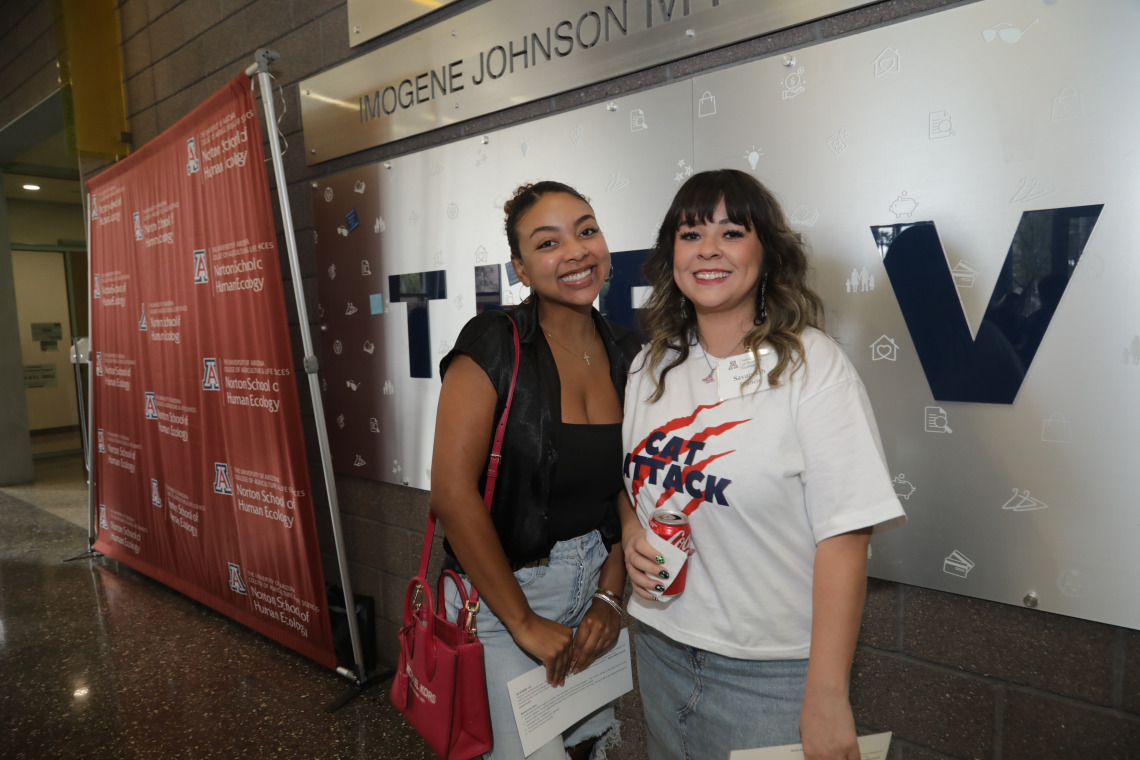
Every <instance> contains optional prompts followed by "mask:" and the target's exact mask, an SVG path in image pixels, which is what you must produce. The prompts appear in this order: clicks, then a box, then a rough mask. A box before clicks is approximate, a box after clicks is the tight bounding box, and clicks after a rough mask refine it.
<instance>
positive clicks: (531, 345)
mask: <svg viewBox="0 0 1140 760" xmlns="http://www.w3.org/2000/svg"><path fill="white" fill-rule="evenodd" d="M528 300H529V301H530V303H523V304H521V305H519V306H517V307H515V308H514V309H511V310H510V312H509V313H510V315H511V317H513V318H514V320H515V324H516V325H518V330H519V352H520V361H519V373H518V379H517V380H516V382H515V395H514V400H513V401H512V402H511V413H510V416H509V417H508V418H507V430H506V434H505V435H504V437H503V449H502V457H503V458H502V462H501V463H500V465H499V479H498V482H497V483H496V485H495V496H494V500H493V501H492V504H491V521H492V523H494V525H495V531H496V532H497V533H498V535H499V541H500V542H502V545H503V551H504V552H505V553H506V555H507V559H508V560H509V561H510V563H511V568H512V569H518V568H519V567H521V566H523V565H525V564H527V563H528V562H533V561H534V560H538V559H542V558H544V557H548V556H550V550H551V548H553V546H554V544H555V541H554V539H552V538H551V537H550V531H549V530H548V528H547V506H548V504H549V501H550V483H551V478H552V475H553V473H554V465H555V463H556V462H557V461H558V446H559V441H560V437H561V435H560V433H561V427H562V388H561V384H560V383H559V379H558V368H557V366H556V365H555V363H554V356H553V354H551V352H550V346H549V344H548V343H547V342H546V336H545V335H544V334H543V332H542V328H541V327H540V326H539V324H538V297H537V296H532V297H531V298H529V299H528ZM593 316H594V324H596V325H597V328H598V335H599V336H601V338H602V342H603V343H604V344H605V348H606V354H607V356H608V357H609V360H610V380H611V381H612V382H613V384H614V389H615V390H616V391H617V395H618V401H619V403H624V400H625V381H626V375H627V373H628V372H629V366H630V364H631V363H632V361H633V359H634V357H636V356H637V353H638V351H640V350H641V344H640V343H639V341H638V340H637V336H636V335H634V334H633V332H631V331H630V330H628V329H626V328H624V327H622V326H620V325H617V324H614V323H613V322H609V321H607V320H605V319H603V318H602V316H601V314H599V313H598V311H597V310H596V309H595V310H594V312H593ZM459 354H465V355H467V356H470V357H471V358H472V359H473V360H474V361H475V363H476V364H478V365H479V366H480V367H482V368H483V371H484V372H486V373H487V376H488V377H489V378H490V379H491V383H492V384H493V385H494V386H495V390H496V391H497V393H498V396H499V399H498V402H497V403H496V405H495V423H496V424H498V420H499V417H500V415H501V414H502V412H503V406H504V405H505V404H506V401H507V390H508V389H509V387H510V384H511V369H512V367H513V364H514V346H513V342H512V340H511V327H510V324H509V323H508V322H507V319H506V317H505V316H504V315H503V313H502V312H498V311H487V312H483V313H482V314H480V315H478V316H476V317H475V318H474V319H472V320H471V321H470V322H468V323H467V324H466V325H464V327H463V329H462V330H461V331H460V333H459V338H458V339H457V340H456V341H455V347H454V348H453V349H452V350H451V351H450V352H449V353H448V354H447V355H446V356H445V357H443V359H442V360H441V361H440V363H439V373H440V376H441V377H442V376H444V375H445V374H446V373H447V367H448V365H449V364H450V363H451V360H452V359H454V358H455V357H456V356H458V355H459ZM492 435H493V431H492ZM487 448H488V451H490V442H488V446H487ZM438 467H439V466H438V465H437V468H438ZM484 472H486V468H485V467H484ZM435 474H436V477H439V476H440V475H442V471H441V468H440V469H437V471H436V473H435ZM589 475H590V473H583V476H585V477H588V476H589ZM484 479H485V475H484V476H482V477H480V479H479V492H480V493H482V492H483V486H484ZM597 528H598V530H599V531H600V532H601V535H602V539H603V540H604V541H605V542H606V545H607V546H608V545H611V544H613V543H614V542H615V541H617V540H618V538H619V536H620V534H621V521H620V519H619V518H618V514H617V505H616V504H615V505H614V509H612V510H610V511H609V512H608V513H607V515H606V518H605V520H604V521H603V523H602V524H601V525H599V526H597ZM444 549H445V550H446V551H447V553H448V555H449V556H451V557H454V556H455V555H454V553H453V552H452V551H451V547H450V545H448V543H447V542H446V541H445V542H444Z"/></svg>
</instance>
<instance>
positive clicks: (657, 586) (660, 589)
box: [653, 583, 665, 594]
mask: <svg viewBox="0 0 1140 760" xmlns="http://www.w3.org/2000/svg"><path fill="white" fill-rule="evenodd" d="M653 590H654V591H656V592H657V593H658V594H660V593H661V592H662V591H664V590H665V587H664V586H662V585H661V584H660V583H658V584H657V585H656V586H654V587H653Z"/></svg>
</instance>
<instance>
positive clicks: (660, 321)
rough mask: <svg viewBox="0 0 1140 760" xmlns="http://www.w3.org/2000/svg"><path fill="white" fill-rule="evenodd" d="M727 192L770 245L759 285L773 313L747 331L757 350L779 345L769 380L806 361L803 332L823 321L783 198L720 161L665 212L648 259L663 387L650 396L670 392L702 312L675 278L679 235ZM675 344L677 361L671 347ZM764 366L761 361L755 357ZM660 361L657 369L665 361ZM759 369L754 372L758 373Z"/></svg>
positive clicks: (740, 215)
mask: <svg viewBox="0 0 1140 760" xmlns="http://www.w3.org/2000/svg"><path fill="white" fill-rule="evenodd" d="M722 199H723V200H724V208H725V211H726V212H727V214H728V218H729V219H730V220H731V221H732V222H733V223H734V224H740V225H743V226H744V227H746V228H747V229H749V230H756V235H757V237H758V238H759V239H760V244H761V245H762V246H763V251H764V265H763V271H762V273H761V275H760V276H761V277H762V278H766V280H764V284H765V287H764V288H763V290H762V289H761V288H757V289H756V303H755V304H754V306H755V309H756V312H755V313H756V314H757V315H760V314H762V313H763V312H764V311H765V310H766V311H767V318H766V319H756V320H754V322H755V325H754V327H753V328H752V329H751V330H749V331H748V334H747V335H745V336H744V341H743V342H744V346H745V347H746V348H747V349H748V351H749V352H750V353H752V354H753V355H756V352H757V350H758V349H759V348H760V345H761V344H762V343H765V342H767V343H768V344H769V345H770V346H772V348H773V349H775V351H776V359H777V361H776V366H775V368H774V369H773V370H772V371H771V372H769V373H768V381H769V382H770V383H771V384H772V385H779V383H780V377H781V375H783V373H784V371H785V370H786V369H788V367H789V365H790V366H791V371H792V372H795V371H796V369H797V368H798V367H799V366H800V365H801V364H802V363H803V343H802V342H801V340H800V335H801V334H802V333H803V331H804V328H805V327H816V328H819V329H821V330H822V329H823V324H824V307H823V301H822V300H821V299H820V297H819V296H818V295H817V294H816V293H815V291H813V290H812V289H811V288H810V287H808V284H807V274H808V261H807V255H806V252H805V251H804V245H803V242H802V241H801V240H800V236H799V235H798V234H797V233H796V232H794V231H793V230H792V229H791V227H789V226H788V222H787V219H785V217H784V212H783V209H781V208H780V202H779V201H778V200H777V199H776V196H775V195H773V194H772V192H771V191H770V190H768V188H766V187H764V185H762V184H761V183H760V182H759V180H757V179H756V178H755V177H753V176H752V175H751V174H748V173H746V172H742V171H738V170H736V169H718V170H715V171H706V172H700V173H698V174H694V175H693V176H692V177H690V178H689V179H688V180H687V181H686V182H685V184H684V185H682V186H681V189H680V190H678V191H677V195H676V196H674V198H673V203H672V205H670V206H669V210H668V211H667V212H666V214H665V219H664V221H662V222H661V227H660V229H659V230H658V233H657V242H656V243H655V244H654V246H653V250H652V251H650V254H649V257H648V258H647V259H646V260H645V264H644V265H643V266H642V273H643V275H644V276H645V279H646V280H647V281H648V282H649V284H650V285H651V286H652V288H653V292H652V295H650V297H649V300H648V301H647V303H646V304H645V307H644V310H643V311H642V329H643V331H644V333H645V336H646V338H648V340H649V353H648V354H647V356H646V360H645V361H646V364H647V365H648V367H649V372H650V374H651V375H652V377H653V383H654V385H655V387H656V389H655V390H654V393H653V395H652V396H650V398H649V401H650V402H653V401H657V400H658V399H659V398H661V395H662V394H663V393H664V392H665V376H666V375H667V374H668V373H669V371H670V370H672V369H673V368H674V367H677V366H679V365H681V364H682V363H684V361H685V360H686V359H688V358H689V347H690V346H691V345H692V342H693V338H694V337H696V331H697V318H696V314H695V313H694V310H693V309H692V308H684V307H683V306H682V301H681V297H682V293H681V289H680V288H678V287H677V283H676V282H674V281H673V243H674V240H676V236H677V230H678V228H679V227H680V226H681V225H690V226H691V225H697V224H702V223H705V222H709V221H711V220H712V219H713V214H714V212H715V211H716V208H717V205H718V204H719V203H720V201H721V200H722ZM669 351H676V352H677V355H676V357H674V358H673V360H672V361H670V362H668V363H665V364H664V366H662V364H663V363H664V362H665V357H666V354H667V353H668V352H669ZM756 366H757V367H758V368H759V366H760V365H759V362H757V365H756ZM659 367H660V368H661V371H660V374H658V372H657V370H658V368H659ZM754 374H755V373H754Z"/></svg>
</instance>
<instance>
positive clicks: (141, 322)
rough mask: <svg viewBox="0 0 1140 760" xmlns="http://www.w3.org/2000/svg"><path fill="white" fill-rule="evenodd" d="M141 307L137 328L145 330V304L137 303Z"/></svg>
mask: <svg viewBox="0 0 1140 760" xmlns="http://www.w3.org/2000/svg"><path fill="white" fill-rule="evenodd" d="M139 306H141V307H142V316H141V317H139V329H140V330H142V331H143V332H146V304H145V303H142V304H139Z"/></svg>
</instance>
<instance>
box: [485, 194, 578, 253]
mask: <svg viewBox="0 0 1140 760" xmlns="http://www.w3.org/2000/svg"><path fill="white" fill-rule="evenodd" d="M547 193H565V194H566V195H569V196H572V197H574V198H577V199H578V200H580V201H582V203H585V204H586V205H587V206H589V205H590V200H589V199H588V198H587V197H586V196H584V195H582V194H581V193H580V192H578V191H577V190H575V189H574V188H572V187H570V186H569V185H565V184H563V183H561V182H555V181H553V180H543V181H542V182H532V183H527V184H525V185H519V186H518V188H516V189H515V192H514V195H512V196H511V198H510V200H508V201H507V202H506V203H504V204H503V213H504V214H505V215H506V220H505V221H504V224H505V225H506V228H507V245H508V246H510V249H511V258H512V259H521V258H522V254H521V253H520V251H519V233H518V229H516V228H517V227H518V225H519V219H521V218H522V217H523V214H525V213H526V212H527V211H529V210H530V209H531V208H532V207H533V206H534V204H536V203H538V199H539V198H541V197H542V196H544V195H546V194H547ZM591 208H592V207H591Z"/></svg>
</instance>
